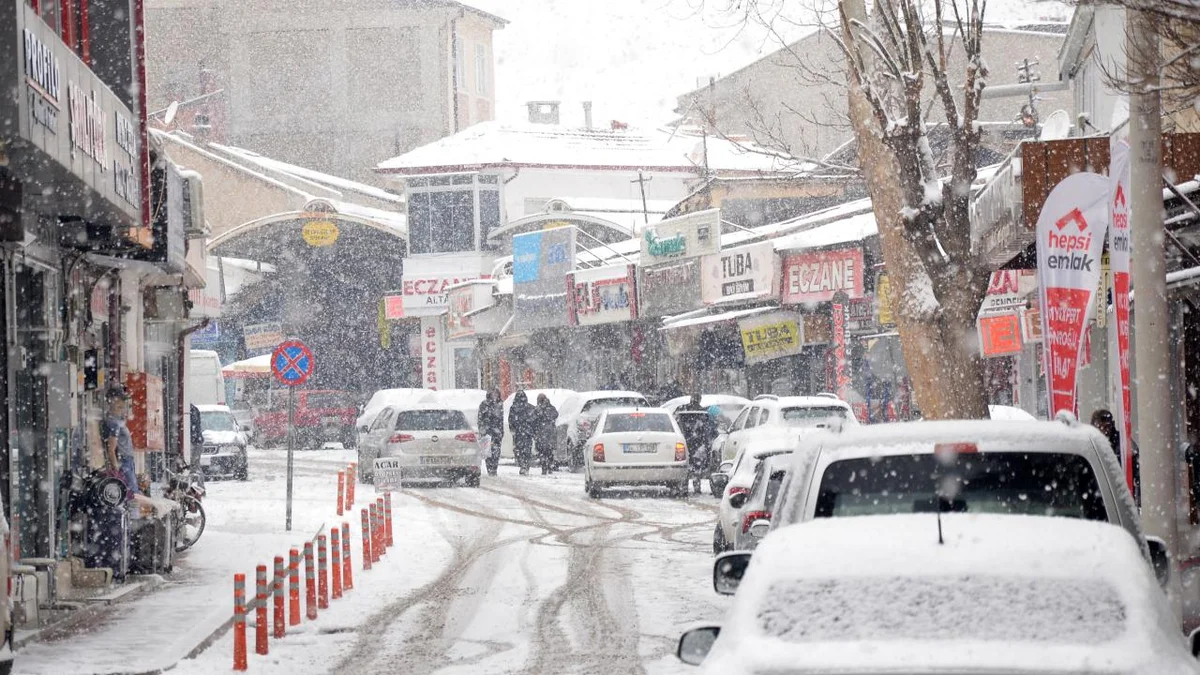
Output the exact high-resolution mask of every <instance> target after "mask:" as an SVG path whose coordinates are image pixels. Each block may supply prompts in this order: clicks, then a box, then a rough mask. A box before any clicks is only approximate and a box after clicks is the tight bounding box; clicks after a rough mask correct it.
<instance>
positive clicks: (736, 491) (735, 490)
mask: <svg viewBox="0 0 1200 675" xmlns="http://www.w3.org/2000/svg"><path fill="white" fill-rule="evenodd" d="M749 493H750V488H744V487H731V488H729V496H730V497H733V496H735V495H744V494H749Z"/></svg>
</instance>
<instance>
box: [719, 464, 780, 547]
mask: <svg viewBox="0 0 1200 675" xmlns="http://www.w3.org/2000/svg"><path fill="white" fill-rule="evenodd" d="M791 463H792V453H783V454H779V455H770V456H768V457H767V458H766V459H763V460H762V461H761V462H759V463H758V466H757V467H756V468H755V469H754V482H752V483H751V484H750V491H749V492H748V493H747V495H746V503H745V505H744V506H742V508H741V513H740V515H741V519H742V522H741V524H740V525H739V526H738V527H737V528H736V529H735V530H734V540H733V550H735V551H750V550H753V549H754V548H755V547H757V546H758V542H759V541H761V540H762V537H763V536H765V534H764V532H763V526H764V525H769V523H770V521H771V517H772V513H773V512H774V510H775V503H776V501H778V498H779V489H780V487H782V485H783V481H784V479H785V478H787V472H788V467H789V466H790V465H791ZM755 524H757V525H758V527H757V528H754V529H751V528H752V527H753V526H754V525H755Z"/></svg>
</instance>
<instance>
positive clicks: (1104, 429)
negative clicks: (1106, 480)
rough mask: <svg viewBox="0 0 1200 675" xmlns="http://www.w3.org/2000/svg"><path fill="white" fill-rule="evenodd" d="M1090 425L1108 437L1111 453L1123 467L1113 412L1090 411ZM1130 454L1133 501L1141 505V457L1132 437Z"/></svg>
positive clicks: (1119, 439)
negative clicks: (1131, 457) (1131, 456)
mask: <svg viewBox="0 0 1200 675" xmlns="http://www.w3.org/2000/svg"><path fill="white" fill-rule="evenodd" d="M1092 426H1094V427H1096V429H1098V430H1099V431H1100V433H1102V434H1104V437H1105V438H1107V439H1108V444H1109V445H1110V446H1112V451H1113V453H1115V454H1116V456H1117V461H1118V462H1120V463H1121V468H1125V458H1124V457H1122V456H1121V432H1120V431H1119V430H1118V429H1117V423H1116V420H1114V419H1113V414H1112V412H1111V411H1109V410H1105V409H1104V408H1100V409H1098V410H1096V411H1095V412H1093V413H1092ZM1129 449H1130V454H1132V455H1133V501H1134V503H1135V504H1137V505H1138V506H1141V505H1142V476H1141V471H1140V467H1139V466H1138V463H1139V460H1140V459H1141V458H1140V457H1139V455H1140V454H1141V453H1140V452H1139V451H1138V446H1137V443H1134V442H1133V439H1130V441H1129Z"/></svg>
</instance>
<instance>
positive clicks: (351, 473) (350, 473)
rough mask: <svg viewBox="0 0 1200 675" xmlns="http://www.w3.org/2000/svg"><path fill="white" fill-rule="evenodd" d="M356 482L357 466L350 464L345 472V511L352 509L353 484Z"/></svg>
mask: <svg viewBox="0 0 1200 675" xmlns="http://www.w3.org/2000/svg"><path fill="white" fill-rule="evenodd" d="M357 482H358V465H357V464H354V463H351V464H350V468H349V469H347V470H346V510H347V511H348V510H350V509H352V508H354V484H355V483H357Z"/></svg>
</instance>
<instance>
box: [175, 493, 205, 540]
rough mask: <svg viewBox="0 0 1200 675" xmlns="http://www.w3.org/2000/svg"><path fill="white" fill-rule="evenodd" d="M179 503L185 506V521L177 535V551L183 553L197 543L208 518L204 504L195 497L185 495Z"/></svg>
mask: <svg viewBox="0 0 1200 675" xmlns="http://www.w3.org/2000/svg"><path fill="white" fill-rule="evenodd" d="M179 504H180V505H181V506H182V507H183V522H182V523H181V524H180V526H179V530H178V532H177V534H176V536H175V551H176V552H179V553H181V552H183V551H186V550H188V549H189V548H191V547H192V546H193V545H195V543H196V542H197V541H198V540H199V539H200V535H202V534H204V524H205V521H206V518H205V516H204V506H203V505H202V504H201V503H200V502H199V501H197V500H196V499H195V498H193V497H188V496H186V495H185V496H184V497H182V498H180V500H179Z"/></svg>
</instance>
